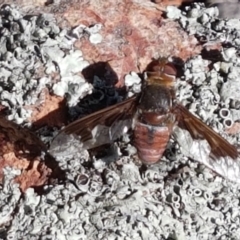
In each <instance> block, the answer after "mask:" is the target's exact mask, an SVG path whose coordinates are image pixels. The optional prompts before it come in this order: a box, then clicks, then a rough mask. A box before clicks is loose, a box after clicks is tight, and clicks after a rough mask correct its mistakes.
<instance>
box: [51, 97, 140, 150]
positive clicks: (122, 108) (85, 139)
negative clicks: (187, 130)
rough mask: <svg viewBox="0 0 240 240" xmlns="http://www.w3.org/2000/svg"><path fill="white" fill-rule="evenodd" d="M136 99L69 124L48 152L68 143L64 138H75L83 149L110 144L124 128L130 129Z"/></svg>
mask: <svg viewBox="0 0 240 240" xmlns="http://www.w3.org/2000/svg"><path fill="white" fill-rule="evenodd" d="M137 98H138V97H136V96H133V97H131V98H129V99H126V100H124V101H122V102H120V103H118V104H115V105H113V106H110V107H107V108H104V109H102V110H100V111H97V112H95V113H92V114H90V115H88V116H86V117H83V118H81V119H79V120H76V121H75V122H73V123H71V124H69V125H68V126H67V127H65V128H64V129H63V130H61V131H60V133H59V134H58V135H57V136H56V138H55V139H54V140H53V142H52V144H51V147H50V152H51V149H53V148H56V147H57V146H58V148H61V145H62V146H63V147H64V144H66V141H68V139H66V136H75V137H77V138H78V139H79V141H81V143H82V147H83V148H85V149H91V148H95V147H99V146H101V145H104V144H107V143H112V142H113V141H114V140H116V139H117V138H119V137H120V136H121V135H122V134H123V131H124V130H125V128H130V127H131V123H132V119H133V114H134V113H135V108H136V101H137Z"/></svg>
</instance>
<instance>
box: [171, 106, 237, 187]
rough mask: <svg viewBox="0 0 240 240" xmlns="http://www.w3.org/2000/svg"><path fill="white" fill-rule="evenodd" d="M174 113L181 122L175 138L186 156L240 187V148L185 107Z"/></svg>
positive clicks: (178, 107) (177, 107)
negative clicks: (239, 153)
mask: <svg viewBox="0 0 240 240" xmlns="http://www.w3.org/2000/svg"><path fill="white" fill-rule="evenodd" d="M174 112H175V113H176V115H177V117H178V119H179V123H178V126H176V127H175V129H174V136H175V138H176V140H177V141H178V143H179V145H180V146H181V148H182V152H183V154H184V155H186V156H188V157H190V158H192V159H194V160H196V161H198V162H200V163H203V164H204V165H206V166H207V167H209V168H210V169H212V170H214V171H215V172H217V173H218V174H220V175H221V176H223V177H225V178H227V179H229V180H232V181H235V182H239V183H240V157H239V155H238V151H237V148H236V147H235V146H233V145H231V144H230V143H229V142H228V141H227V140H225V139H224V138H223V137H221V136H220V135H219V134H217V133H216V132H215V131H214V130H212V129H211V128H210V127H209V126H207V125H206V124H205V123H203V122H202V121H201V120H200V119H198V118H197V117H195V116H194V115H193V114H192V113H190V112H189V111H188V110H187V109H186V108H185V107H183V106H182V105H179V104H177V105H176V107H175V109H174Z"/></svg>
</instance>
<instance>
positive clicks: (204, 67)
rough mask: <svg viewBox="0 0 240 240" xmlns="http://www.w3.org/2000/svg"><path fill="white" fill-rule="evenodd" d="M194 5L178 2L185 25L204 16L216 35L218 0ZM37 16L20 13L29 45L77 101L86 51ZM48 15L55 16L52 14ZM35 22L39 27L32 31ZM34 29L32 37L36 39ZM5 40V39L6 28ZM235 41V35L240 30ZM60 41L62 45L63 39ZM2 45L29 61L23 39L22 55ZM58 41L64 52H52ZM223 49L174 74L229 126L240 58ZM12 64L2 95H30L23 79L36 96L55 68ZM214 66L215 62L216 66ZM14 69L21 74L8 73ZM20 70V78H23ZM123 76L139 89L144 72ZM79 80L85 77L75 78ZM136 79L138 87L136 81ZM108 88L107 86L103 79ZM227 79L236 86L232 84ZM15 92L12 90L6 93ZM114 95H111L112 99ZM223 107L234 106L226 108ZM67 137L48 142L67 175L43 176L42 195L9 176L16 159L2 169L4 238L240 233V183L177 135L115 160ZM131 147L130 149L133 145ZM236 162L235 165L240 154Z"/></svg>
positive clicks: (234, 114) (216, 124)
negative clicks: (155, 159) (161, 147)
mask: <svg viewBox="0 0 240 240" xmlns="http://www.w3.org/2000/svg"><path fill="white" fill-rule="evenodd" d="M195 6H197V7H194V8H193V9H192V11H191V12H190V13H189V14H186V13H182V12H181V11H180V10H179V9H178V10H177V11H176V13H174V14H176V15H177V19H179V21H181V22H182V23H183V22H185V23H188V24H185V26H188V27H189V28H190V30H191V31H192V32H194V31H195V30H194V26H198V24H200V25H201V27H200V29H202V30H204V31H205V32H204V34H205V35H204V34H203V33H201V32H200V33H201V34H203V36H205V37H206V38H207V37H210V38H211V39H212V37H213V39H214V38H215V37H216V35H214V34H215V33H214V34H213V36H212V35H211V34H209V31H210V30H211V29H210V30H209V31H207V29H209V27H210V25H209V24H207V20H208V21H209V22H211V21H212V19H214V18H215V17H216V15H215V14H216V11H215V9H212V8H210V9H205V8H203V7H202V5H195ZM9 9H10V10H9V12H10V15H11V16H12V15H14V16H15V18H16V19H18V18H22V15H21V14H20V13H19V12H18V10H16V9H15V8H13V7H11V8H9ZM189 10H190V9H189ZM174 11H175V10H174ZM0 15H1V13H0ZM37 18H38V17H37V16H35V17H34V18H33V19H32V20H31V21H30V20H29V21H26V20H25V19H24V18H23V19H24V21H23V24H25V25H24V26H25V28H26V29H28V30H26V33H25V34H27V33H28V38H29V39H30V40H28V43H31V44H32V45H31V44H29V47H30V46H31V51H33V50H34V49H35V50H34V51H37V52H38V53H39V56H41V57H42V61H43V63H44V64H45V66H46V68H45V70H46V71H47V75H50V73H52V71H55V70H56V69H57V70H58V71H59V74H60V75H61V81H60V82H58V83H56V85H53V86H51V87H54V89H55V90H54V91H57V92H58V94H59V95H61V96H63V95H64V94H65V93H68V94H69V95H71V96H70V98H68V100H69V102H70V105H73V104H74V101H75V99H77V98H78V97H80V98H81V96H78V93H77V92H78V89H81V87H82V85H81V84H83V88H85V87H84V83H83V79H81V78H80V77H79V76H78V75H77V73H78V71H81V70H79V69H81V68H82V67H83V65H84V66H86V65H87V64H88V63H86V62H85V61H84V58H82V56H81V52H79V51H77V52H75V51H74V50H73V49H72V43H73V42H74V39H72V38H70V37H69V35H68V36H67V37H65V36H66V31H64V32H63V31H61V30H60V29H58V28H56V26H55V25H54V24H55V23H54V21H53V22H52V20H51V24H50V26H49V25H48V26H44V25H45V23H46V22H44V20H43V19H42V18H41V19H39V20H38V22H39V24H40V26H41V28H42V29H41V30H40V29H38V28H37V27H36V26H35V25H36V21H37ZM44 18H47V19H49V18H50V16H48V15H47V16H45V17H44ZM50 19H51V18H50ZM203 25H204V26H203ZM206 25H208V26H206ZM225 25H227V23H225V21H223V22H221V23H218V26H216V23H215V27H216V28H218V29H219V28H220V27H221V29H222V28H223V26H225ZM213 27H214V24H213ZM30 29H35V34H34V35H31V34H30ZM43 29H45V30H43ZM51 29H55V30H53V32H55V33H56V35H55V37H56V38H55V40H56V41H53V42H52V41H51V40H49V38H48V33H49V32H50V31H51ZM75 30H76V29H75ZM99 30H100V28H99V26H96V29H92V30H91V31H92V32H91V31H90V30H89V32H87V29H86V27H82V28H81V31H80V28H78V31H75V35H74V34H72V37H73V35H74V38H75V39H76V38H80V37H81V36H82V34H86V32H87V34H90V35H91V34H95V33H98V31H99ZM5 31H7V30H5ZM212 31H213V32H214V31H215V30H214V29H212V30H211V31H210V33H211V32H212ZM76 32H77V33H76ZM4 34H8V33H4ZM217 34H220V32H218V33H217ZM70 35H71V34H70ZM39 38H41V41H43V44H44V43H46V44H45V46H44V47H43V46H41V45H39V46H38V44H35V41H38V39H39ZM31 39H34V41H32V42H31ZM0 40H1V41H3V39H2V38H0ZM234 41H235V43H236V42H237V40H236V39H235V40H234ZM3 42H4V41H3ZM56 42H58V44H59V46H61V47H57V45H56V44H57V43H56ZM34 44H35V45H34ZM34 46H37V47H38V48H34ZM63 46H64V47H63ZM4 48H6V45H4V44H3V45H2V50H1V51H3V56H5V55H6V56H5V57H6V59H11V60H13V61H15V63H16V65H17V63H18V64H19V66H22V64H24V63H23V62H22V60H21V58H22V57H21V55H22V56H24V57H26V58H25V59H26V61H27V56H28V52H25V51H24V50H22V48H16V49H17V50H16V54H15V55H16V58H17V60H18V62H17V61H16V59H14V58H13V56H12V55H11V54H9V53H8V54H4V53H5V49H4ZM62 48H66V49H67V48H68V49H69V52H68V54H69V55H64V56H63V55H62ZM55 50H56V52H57V53H58V56H55V58H54V54H53V52H54V51H55ZM222 56H223V58H222V59H216V60H214V59H213V60H206V59H204V58H203V57H201V56H198V57H196V58H191V59H189V60H188V61H187V62H186V63H185V65H184V69H183V76H182V78H181V79H178V80H177V98H178V100H179V101H181V102H182V103H183V104H184V105H187V106H188V107H189V108H190V111H192V112H193V113H194V114H196V115H198V116H200V117H201V118H202V119H203V120H204V121H206V122H207V123H209V124H210V125H211V126H212V127H213V128H216V129H218V130H219V131H220V132H221V133H224V129H223V127H224V126H223V123H224V120H225V119H232V120H233V121H236V120H237V118H238V116H240V114H239V107H238V106H239V102H238V95H239V94H238V91H237V89H238V85H239V84H238V83H237V78H235V76H237V75H238V64H239V63H238V62H239V59H238V56H237V54H235V53H234V51H232V50H229V52H228V51H225V52H224V50H223V51H222ZM71 57H73V59H72V58H71ZM18 58H19V59H20V60H19V59H18ZM36 59H38V57H36V56H35V57H34V61H33V60H31V61H29V62H28V64H29V66H31V67H32V66H34V64H35V61H37V60H36ZM67 60H69V61H70V62H71V61H76V62H77V63H79V64H80V66H79V65H77V64H75V63H76V62H74V63H73V66H74V67H73V68H72V70H71V69H70V66H69V65H68V64H69V63H68V62H67ZM53 61H55V62H53ZM0 63H2V64H3V62H0ZM55 63H57V64H55ZM65 64H66V66H65ZM81 64H83V65H81ZM85 64H86V65H85ZM7 65H8V64H5V65H4V66H1V67H2V71H0V72H2V73H5V75H6V76H7V78H10V81H7V80H6V79H4V74H3V75H1V76H2V77H1V79H3V80H2V81H3V82H2V84H1V87H2V89H1V90H2V91H1V93H2V94H3V97H4V100H3V101H5V104H6V105H7V104H9V105H11V104H13V103H14V106H15V105H16V106H17V105H18V104H19V103H21V104H24V102H25V101H26V100H25V98H23V97H21V95H20V97H19V96H18V95H17V94H16V93H17V91H18V90H19V89H20V90H24V86H25V85H26V84H27V83H28V84H29V86H28V90H30V91H32V92H33V93H32V95H33V96H35V95H36V92H38V91H40V90H35V89H38V88H39V89H41V88H42V87H44V86H45V85H49V84H51V78H50V77H48V76H44V78H41V80H40V81H38V80H37V79H32V80H30V78H29V74H30V73H31V71H30V73H29V72H27V73H26V76H25V75H23V73H22V72H21V71H20V70H16V69H15V68H13V69H12V68H7V67H6V66H7ZM209 66H212V68H211V69H210V68H209ZM12 72H14V73H15V74H14V75H12ZM19 76H20V77H21V78H19V79H20V81H17V80H16V79H18V77H19ZM27 77H28V78H27ZM125 80H126V83H127V84H128V87H129V88H130V91H132V92H134V93H138V91H139V89H140V81H139V78H138V76H137V75H136V74H135V73H131V74H129V76H127V77H126V79H125ZM61 82H62V83H61ZM78 82H79V83H81V84H80V85H78ZM6 83H8V84H9V85H8V87H9V86H10V85H11V88H10V89H11V91H13V90H12V89H14V91H15V90H16V92H14V91H13V92H14V94H15V95H14V94H13V93H11V91H10V90H9V88H6V86H5V85H6ZM10 83H11V84H10ZM60 83H61V84H62V85H60ZM39 84H40V86H39ZM58 84H59V85H58ZM98 84H100V83H99V82H98V78H97V77H95V85H96V86H97V85H98ZM228 84H229V86H228ZM134 86H136V89H137V90H136V89H135V90H134ZM25 87H26V86H25ZM225 87H226V88H225ZM234 88H236V89H235V90H234ZM103 89H107V87H106V86H103ZM225 89H230V90H231V91H230V92H231V94H228V92H227V91H225ZM232 89H233V90H232ZM108 90H109V89H108ZM24 91H25V90H24ZM34 91H36V92H34ZM88 91H89V92H90V88H88V89H87V90H84V89H83V92H84V93H87V92H88ZM9 93H11V94H12V95H10V97H9ZM98 93H101V94H99V96H98V97H99V99H102V98H104V96H105V92H104V91H103V90H101V91H100V90H99V92H98ZM74 94H75V95H74ZM82 94H83V93H81V95H82ZM73 95H74V96H75V97H73ZM116 95H117V94H116ZM11 96H12V97H11ZM3 97H2V98H3ZM117 97H118V96H115V95H114V96H113V98H114V99H115V98H117ZM36 98H37V97H35V98H34V97H32V98H30V97H28V101H31V103H32V102H33V99H36ZM10 101H12V102H10ZM91 101H96V99H94V100H92V99H90V100H89V102H91ZM89 102H88V103H89ZM19 106H20V105H19ZM226 109H230V110H229V111H226ZM21 114H26V113H24V112H23V113H21ZM21 114H20V117H22V116H21ZM20 117H19V118H20ZM239 118H240V117H239ZM239 118H238V119H239ZM15 120H16V118H15ZM68 137H70V139H67V136H65V135H62V138H61V139H60V138H58V140H59V141H57V142H55V144H53V145H52V149H51V150H52V151H53V153H54V155H55V154H56V155H55V157H56V159H57V161H58V163H59V165H60V167H61V168H62V169H64V170H65V171H66V172H67V176H68V178H69V182H67V183H65V184H64V185H60V184H57V185H49V186H45V187H44V189H43V191H42V192H41V195H40V194H38V193H37V192H35V191H34V190H33V189H28V190H27V191H26V192H25V193H23V194H22V195H21V193H20V190H19V189H18V186H17V184H13V180H12V179H13V178H14V177H15V176H16V175H18V174H19V173H20V172H19V171H16V170H14V169H10V168H6V169H5V170H4V171H5V172H4V176H5V177H4V181H3V184H2V185H1V188H0V198H1V213H0V215H1V216H0V222H1V228H4V229H3V230H4V231H5V233H6V234H5V237H3V238H2V235H1V234H2V232H3V231H1V232H0V239H1V238H2V239H56V240H59V239H93V240H94V239H98V240H104V239H118V240H120V239H121V240H122V239H126V240H130V239H146V240H148V239H149V240H170V239H171V240H173V239H174V240H193V239H221V240H223V239H239V237H240V230H239V227H238V226H239V224H240V214H239V213H240V207H239V200H238V199H239V198H240V191H239V185H238V184H236V183H234V182H231V181H229V180H226V179H225V178H222V177H220V176H218V175H216V173H215V172H213V171H212V170H210V169H209V168H207V167H206V166H205V165H203V164H200V163H203V161H200V163H199V162H197V161H193V160H190V159H189V158H187V156H184V154H185V152H184V149H182V148H181V146H180V147H179V145H178V144H176V142H175V141H173V139H171V140H170V142H169V144H168V147H167V150H166V154H165V156H163V158H162V160H161V161H160V162H159V163H157V164H155V165H153V166H147V167H146V166H142V167H141V165H140V163H139V162H138V160H136V159H133V158H132V157H130V156H129V155H130V152H132V153H135V151H134V150H131V151H127V153H128V154H125V155H124V156H122V157H120V159H119V160H118V161H116V162H111V163H110V164H106V162H103V161H102V160H101V159H97V158H93V160H92V159H91V161H90V157H89V153H88V152H87V151H86V150H83V149H81V148H79V139H78V137H77V136H68ZM228 138H229V140H230V141H231V142H234V141H237V140H236V139H237V138H234V137H228ZM186 140H188V141H191V140H192V139H191V137H190V136H189V138H184V139H183V141H181V143H182V145H184V144H185V146H189V145H188V144H189V142H188V143H185V142H184V141H186ZM127 142H128V141H127ZM205 143H206V142H205V141H204V140H203V141H202V142H199V144H200V145H204V144H205ZM128 144H129V143H128ZM195 144H196V143H195ZM59 147H60V148H61V151H60V152H59V150H58V148H59ZM128 147H129V149H130V148H131V145H130V146H128ZM196 149H198V148H193V149H192V150H193V151H192V153H193V152H194V151H196ZM206 149H207V148H206ZM188 150H189V149H188ZM54 151H55V152H54ZM188 152H189V151H188ZM188 152H186V155H188ZM203 154H204V153H203ZM200 155H201V154H200ZM190 157H191V156H190ZM200 160H201V159H200ZM92 161H93V162H92ZM205 164H206V163H205ZM224 164H225V165H226V164H228V161H227V160H226V161H225V162H221V159H219V160H218V161H217V162H216V165H219V166H218V167H220V168H221V167H223V168H224V167H225V166H224ZM234 164H236V165H238V162H236V163H234ZM210 167H211V166H210ZM228 167H229V171H230V170H231V171H232V170H233V172H232V174H230V175H229V178H230V179H231V177H234V174H235V173H236V171H237V168H238V167H239V166H237V168H235V165H232V166H228ZM223 171H224V169H223ZM73 183H74V184H75V185H74V184H73ZM21 196H22V198H21ZM1 230H2V229H1ZM6 236H7V237H6Z"/></svg>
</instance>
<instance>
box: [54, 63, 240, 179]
mask: <svg viewBox="0 0 240 240" xmlns="http://www.w3.org/2000/svg"><path fill="white" fill-rule="evenodd" d="M176 73H177V71H176V69H175V67H174V65H173V64H172V63H170V62H167V61H166V59H160V60H154V61H152V62H151V63H150V64H149V65H148V67H147V69H146V74H147V79H146V81H145V82H144V84H143V89H142V92H141V93H140V94H139V95H137V96H133V97H131V98H129V99H126V100H124V101H122V102H120V103H118V104H115V105H113V106H110V107H107V108H105V109H102V110H100V111H97V112H95V113H92V114H90V115H88V116H86V117H83V118H81V119H79V120H77V121H75V122H73V123H71V124H69V125H68V126H67V127H65V128H64V129H63V130H62V131H60V133H59V135H57V137H56V139H55V140H58V138H59V136H61V135H62V134H65V135H66V134H67V135H76V136H80V138H81V142H82V143H83V147H85V148H86V149H91V148H95V147H98V146H101V145H103V144H106V143H111V142H113V141H115V140H116V139H117V138H119V137H120V136H121V135H122V134H123V131H124V129H125V128H126V127H129V128H131V129H132V130H133V137H134V145H135V147H136V149H137V152H138V156H139V158H140V159H141V160H142V162H144V163H146V164H153V163H156V162H158V161H159V160H160V159H161V157H162V155H163V153H164V151H165V149H166V146H167V143H168V141H169V139H170V137H171V135H172V134H173V133H174V132H175V129H177V128H178V129H182V130H183V132H182V134H186V133H187V134H188V135H189V136H190V137H191V139H193V140H194V141H195V140H196V141H198V140H204V141H205V142H207V145H208V149H209V151H207V150H206V151H205V150H204V152H207V155H205V156H206V157H207V159H206V160H204V161H205V162H204V161H202V160H200V161H201V162H204V163H205V165H207V166H208V167H210V168H212V169H213V170H215V171H217V172H218V173H220V174H221V175H224V173H223V172H221V171H218V169H217V168H216V167H214V166H215V165H214V161H216V162H217V159H218V158H221V159H223V161H225V162H226V165H228V163H229V159H230V161H232V162H234V161H235V159H236V158H237V157H238V152H237V149H236V147H235V146H233V145H231V144H230V143H229V142H227V141H226V140H225V139H224V138H223V137H221V136H220V135H219V134H217V133H216V132H215V131H213V130H212V129H211V128H210V127H208V126H207V125H206V124H205V123H203V122H202V121H201V120H200V119H198V118H197V117H195V116H194V115H193V114H192V113H190V112H189V111H188V110H187V109H186V108H185V107H184V106H182V105H181V104H180V103H179V102H178V101H177V99H176V96H175V79H176ZM55 140H54V141H55ZM176 140H179V139H176ZM178 142H179V141H178ZM179 143H180V146H181V142H179ZM200 145H201V144H200ZM200 145H198V146H200ZM200 147H201V146H200ZM190 149H191V147H190V146H189V151H191V150H190ZM201 153H202V152H201V151H200V155H201ZM238 167H239V168H240V166H238ZM227 177H228V176H227Z"/></svg>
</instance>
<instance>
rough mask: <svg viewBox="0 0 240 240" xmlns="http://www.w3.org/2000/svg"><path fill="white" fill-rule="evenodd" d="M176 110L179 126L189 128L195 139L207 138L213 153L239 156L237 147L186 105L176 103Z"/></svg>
mask: <svg viewBox="0 0 240 240" xmlns="http://www.w3.org/2000/svg"><path fill="white" fill-rule="evenodd" d="M174 112H175V113H176V114H177V116H178V118H179V119H178V121H179V122H178V126H179V127H180V128H183V129H186V130H188V132H189V133H190V134H191V137H192V138H193V139H206V140H207V142H208V144H209V145H210V147H211V154H212V155H213V156H214V157H216V159H217V158H219V157H227V156H229V157H230V158H232V159H236V158H237V157H238V152H237V148H236V147H235V146H233V145H231V144H230V143H229V142H228V141H227V140H225V139H224V138H223V137H221V136H220V135H219V134H217V133H216V132H215V131H214V130H212V129H211V128H210V127H208V126H207V125H206V124H205V123H203V122H202V121H201V120H200V119H198V118H197V117H195V116H194V115H193V114H192V113H190V112H189V111H188V110H187V109H186V108H185V107H183V106H182V105H180V104H176V107H175V108H174Z"/></svg>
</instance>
